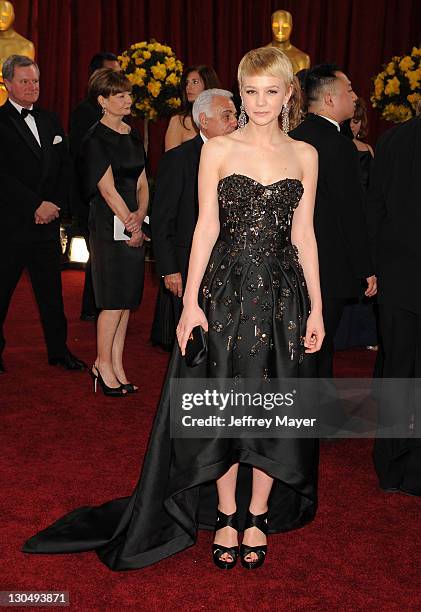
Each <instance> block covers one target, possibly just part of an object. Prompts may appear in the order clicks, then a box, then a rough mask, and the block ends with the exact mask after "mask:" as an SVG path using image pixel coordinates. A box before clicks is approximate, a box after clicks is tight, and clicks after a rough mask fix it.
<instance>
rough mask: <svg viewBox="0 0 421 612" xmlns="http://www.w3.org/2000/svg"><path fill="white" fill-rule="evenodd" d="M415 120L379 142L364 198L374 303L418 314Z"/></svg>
mask: <svg viewBox="0 0 421 612" xmlns="http://www.w3.org/2000/svg"><path fill="white" fill-rule="evenodd" d="M420 177H421V117H415V118H414V119H411V120H410V121H406V122H405V123H403V124H401V125H398V126H396V127H394V128H392V129H390V130H388V131H387V132H386V133H385V134H383V136H382V137H381V138H380V139H379V141H378V143H377V146H376V155H375V157H374V162H373V166H372V173H371V177H370V187H369V191H368V198H367V217H368V223H369V231H370V238H371V240H372V244H373V253H374V259H375V261H376V269H377V274H378V301H379V303H382V304H386V305H390V306H393V307H396V308H403V309H405V310H410V311H412V312H416V313H421V283H420V280H419V279H420V274H421V247H420V242H421V238H420V235H421V180H420Z"/></svg>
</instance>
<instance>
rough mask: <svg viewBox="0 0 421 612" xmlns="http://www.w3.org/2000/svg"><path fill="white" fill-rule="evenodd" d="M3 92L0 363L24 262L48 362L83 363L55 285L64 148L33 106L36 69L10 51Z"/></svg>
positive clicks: (47, 116)
mask: <svg viewBox="0 0 421 612" xmlns="http://www.w3.org/2000/svg"><path fill="white" fill-rule="evenodd" d="M3 78H4V82H5V85H6V87H7V91H8V94H9V99H8V101H7V102H6V104H5V105H4V106H2V107H1V108H0V142H1V147H0V185H1V190H2V194H1V206H0V221H1V231H2V239H1V243H0V369H2V370H3V371H4V364H3V361H2V359H1V354H2V352H3V349H4V346H5V339H4V335H3V323H4V320H5V318H6V315H7V310H8V307H9V303H10V300H11V297H12V295H13V292H14V290H15V287H16V285H17V283H18V280H19V278H20V276H21V273H22V271H23V269H24V268H25V267H26V268H27V269H28V272H29V275H30V278H31V283H32V287H33V290H34V293H35V297H36V300H37V302H38V307H39V311H40V315H41V322H42V326H43V330H44V336H45V341H46V344H47V351H48V361H49V363H50V365H62V366H64V367H65V368H67V369H69V370H81V369H84V367H85V364H84V363H83V362H82V361H80V360H78V359H77V358H76V357H75V356H74V355H72V354H71V353H70V351H69V350H68V349H67V346H66V335H67V323H66V318H65V315H64V308H63V296H62V287H61V271H60V266H61V247H60V221H59V212H60V209H61V208H62V207H63V206H64V205H65V204H66V199H67V198H66V196H67V194H66V189H67V186H68V182H69V167H70V163H69V156H68V152H67V149H66V146H65V135H64V132H63V129H62V127H61V125H60V123H59V120H58V117H57V116H56V115H55V114H53V113H50V112H47V111H43V110H41V109H35V108H34V107H33V105H34V103H35V102H36V101H37V100H38V97H39V69H38V66H37V65H36V64H35V62H33V61H32V60H31V59H29V58H27V57H24V56H21V55H12V56H10V57H9V58H7V60H6V61H5V62H4V64H3Z"/></svg>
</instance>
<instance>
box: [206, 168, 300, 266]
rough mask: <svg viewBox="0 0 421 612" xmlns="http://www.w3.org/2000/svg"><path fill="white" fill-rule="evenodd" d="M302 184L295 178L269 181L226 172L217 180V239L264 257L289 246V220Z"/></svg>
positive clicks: (298, 199) (231, 246) (298, 198)
mask: <svg viewBox="0 0 421 612" xmlns="http://www.w3.org/2000/svg"><path fill="white" fill-rule="evenodd" d="M303 192H304V188H303V185H302V183H301V181H299V180H298V179H291V178H286V179H282V180H280V181H276V182H275V183H272V184H271V185H262V184H261V183H259V182H258V181H256V180H254V179H252V178H250V177H248V176H245V175H242V174H230V175H229V176H226V177H225V178H223V179H221V180H220V181H219V184H218V201H219V217H220V227H221V230H220V237H219V239H220V240H222V241H223V242H225V243H229V244H230V248H231V249H234V250H236V251H237V250H238V251H239V250H241V251H248V252H249V253H250V254H251V255H252V256H254V257H256V255H257V256H261V257H268V256H269V255H271V254H277V253H280V252H281V251H282V250H283V249H285V247H290V246H291V221H292V217H293V214H294V210H295V209H296V207H297V206H298V203H299V202H300V200H301V197H302V195H303Z"/></svg>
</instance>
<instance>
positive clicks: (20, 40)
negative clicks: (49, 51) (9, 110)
mask: <svg viewBox="0 0 421 612" xmlns="http://www.w3.org/2000/svg"><path fill="white" fill-rule="evenodd" d="M14 20H15V11H14V9H13V4H12V3H11V2H7V1H5V0H0V106H2V105H3V104H4V103H5V102H6V100H7V91H6V88H5V86H4V82H3V74H2V71H1V69H2V66H3V62H4V61H5V60H6V59H7V58H8V57H9V55H26V56H27V57H30V58H31V59H34V58H35V47H34V45H33V44H32V43H31V41H30V40H27V39H26V38H24V37H23V36H21V35H20V34H18V33H17V32H15V30H14V29H13V28H12V24H13V22H14Z"/></svg>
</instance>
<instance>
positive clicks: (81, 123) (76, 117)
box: [69, 51, 120, 321]
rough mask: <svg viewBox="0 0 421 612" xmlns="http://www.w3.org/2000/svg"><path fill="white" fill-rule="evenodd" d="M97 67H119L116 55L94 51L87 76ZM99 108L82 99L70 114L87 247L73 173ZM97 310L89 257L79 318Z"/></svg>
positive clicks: (85, 206) (74, 203)
mask: <svg viewBox="0 0 421 612" xmlns="http://www.w3.org/2000/svg"><path fill="white" fill-rule="evenodd" d="M100 68H111V69H112V70H120V64H119V63H118V59H117V56H116V55H114V53H110V52H108V51H105V52H102V53H97V54H96V55H94V56H93V57H92V59H91V61H90V62H89V76H92V74H93V73H94V72H95V71H96V70H99V69H100ZM101 115H102V113H101V108H100V106H99V104H97V103H96V101H94V100H90V99H89V98H85V99H84V100H83V101H82V102H80V104H78V105H77V106H76V108H75V109H74V110H73V112H72V114H71V115H70V129H69V140H70V153H71V155H72V159H73V163H74V181H73V189H72V212H73V214H74V215H75V217H76V218H77V220H78V224H79V229H80V231H81V232H82V234H83V236H84V238H85V242H86V246H87V247H88V249H89V230H88V213H89V203H88V202H85V201H84V199H83V197H82V192H81V189H80V186H79V183H80V181H79V180H78V177H77V174H76V158H77V156H78V153H79V150H80V146H81V144H82V140H83V139H84V137H85V134H86V132H87V131H88V130H89V128H90V127H91V126H92V125H93V124H94V123H96V122H97V121H99V120H100V119H101ZM96 315H97V309H96V305H95V296H94V290H93V286H92V274H91V263H90V260H88V262H87V264H86V267H85V285H84V288H83V296H82V308H81V315H80V318H81V319H82V321H94V320H95V319H96Z"/></svg>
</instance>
